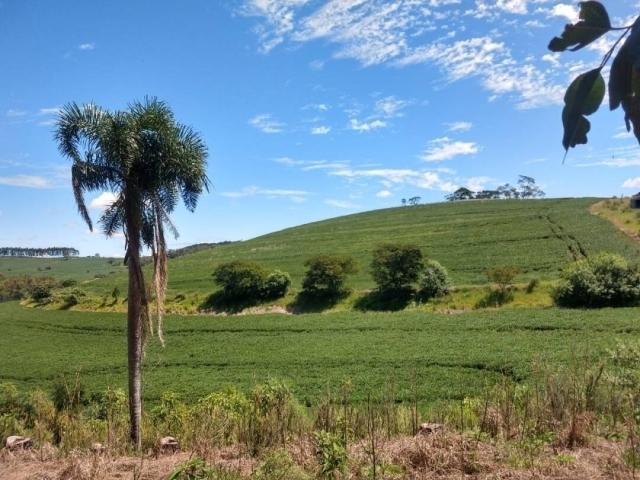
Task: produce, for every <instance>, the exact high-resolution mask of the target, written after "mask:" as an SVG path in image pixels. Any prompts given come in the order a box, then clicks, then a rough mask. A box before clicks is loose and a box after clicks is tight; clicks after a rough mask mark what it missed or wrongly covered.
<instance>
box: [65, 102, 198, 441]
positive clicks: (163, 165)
mask: <svg viewBox="0 0 640 480" xmlns="http://www.w3.org/2000/svg"><path fill="white" fill-rule="evenodd" d="M55 138H56V140H57V142H58V146H59V149H60V152H61V153H62V154H63V155H65V156H66V157H69V158H70V159H71V160H72V162H73V164H72V167H71V182H72V186H73V193H74V196H75V201H76V204H77V206H78V210H79V212H80V215H81V216H82V217H83V218H84V220H85V221H86V222H87V224H88V225H89V228H90V229H91V230H93V223H92V221H91V218H90V216H89V212H88V210H87V206H86V204H85V201H84V194H85V193H86V192H91V191H100V192H104V191H109V192H113V193H114V194H115V200H114V202H113V203H112V204H111V205H110V206H109V207H108V208H107V209H106V210H105V212H104V213H103V214H102V217H101V218H100V220H99V223H100V225H101V227H102V230H103V232H104V233H105V234H106V235H107V236H109V237H110V236H112V235H114V234H115V233H117V232H118V231H120V230H122V231H123V233H124V235H125V239H126V253H125V258H124V262H125V264H126V265H127V267H128V271H129V290H128V305H127V308H128V312H127V343H128V367H129V416H130V422H131V423H130V428H131V441H132V442H133V444H134V445H135V447H136V448H138V449H140V448H141V445H142V443H141V434H140V423H141V418H142V396H141V388H142V387H141V384H142V382H141V380H142V377H141V376H142V359H143V348H144V342H145V339H146V338H147V336H148V335H149V334H150V335H153V333H154V322H153V319H152V316H151V315H150V314H149V302H150V293H149V291H148V290H147V288H146V286H145V281H144V275H143V271H142V265H141V262H140V255H141V250H142V248H143V246H146V247H147V248H149V249H150V251H151V253H152V256H153V286H154V290H155V300H156V319H157V320H156V327H157V331H158V337H159V339H160V342H161V343H162V344H163V345H164V339H163V335H162V314H163V304H164V298H165V292H166V287H167V246H166V242H165V233H164V232H165V227H166V228H168V229H169V230H171V231H172V232H173V234H174V235H175V236H177V231H176V229H175V227H174V226H173V224H172V222H171V219H170V217H169V215H170V214H171V213H172V212H173V210H174V209H175V207H176V205H177V203H178V201H179V198H180V197H181V198H182V201H183V203H184V205H185V206H186V208H187V209H188V210H190V211H193V210H194V209H195V207H196V204H197V201H198V197H199V196H200V194H201V193H202V192H203V190H206V189H208V185H209V182H208V179H207V175H206V158H207V148H206V146H205V144H204V142H203V140H202V138H201V137H200V135H199V134H197V133H196V132H194V131H193V130H192V129H191V128H189V127H186V126H184V125H181V124H179V123H177V122H176V120H175V118H174V116H173V113H172V111H171V109H170V108H169V107H168V105H167V104H165V103H164V102H161V101H159V100H157V99H155V98H145V100H144V101H142V102H135V103H133V104H131V105H129V108H128V109H127V110H126V111H113V112H111V111H108V110H104V109H102V108H100V107H98V106H96V105H93V104H88V105H83V106H79V105H77V104H75V103H71V104H68V105H66V106H65V107H64V108H63V109H62V111H61V113H60V115H59V117H58V120H57V128H56V134H55Z"/></svg>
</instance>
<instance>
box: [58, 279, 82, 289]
mask: <svg viewBox="0 0 640 480" xmlns="http://www.w3.org/2000/svg"><path fill="white" fill-rule="evenodd" d="M77 284H78V281H77V280H74V279H72V278H68V279H66V280H63V281H62V282H61V283H60V285H61V286H62V287H63V288H68V287H75V286H76V285H77Z"/></svg>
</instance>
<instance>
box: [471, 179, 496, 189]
mask: <svg viewBox="0 0 640 480" xmlns="http://www.w3.org/2000/svg"><path fill="white" fill-rule="evenodd" d="M492 181H494V180H493V178H490V177H471V178H468V179H467V181H466V182H465V186H466V187H467V188H468V189H469V190H473V191H474V192H478V191H480V190H484V189H485V188H486V185H487V183H489V182H492Z"/></svg>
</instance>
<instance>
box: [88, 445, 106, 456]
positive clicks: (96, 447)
mask: <svg viewBox="0 0 640 480" xmlns="http://www.w3.org/2000/svg"><path fill="white" fill-rule="evenodd" d="M105 450H106V448H105V446H104V445H103V444H101V443H98V442H96V443H92V444H91V451H92V452H93V453H95V454H97V455H100V454H101V453H104V452H105Z"/></svg>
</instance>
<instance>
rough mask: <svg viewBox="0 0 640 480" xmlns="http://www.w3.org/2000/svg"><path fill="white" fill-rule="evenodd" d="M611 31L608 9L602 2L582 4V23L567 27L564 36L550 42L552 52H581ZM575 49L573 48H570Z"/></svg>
mask: <svg viewBox="0 0 640 480" xmlns="http://www.w3.org/2000/svg"><path fill="white" fill-rule="evenodd" d="M609 30H611V21H610V20H609V14H608V13H607V9H606V8H604V6H603V5H602V4H601V3H600V2H596V1H589V2H580V21H579V22H578V23H576V24H573V25H571V24H569V25H567V26H565V28H564V32H562V36H560V37H555V38H553V39H552V40H551V42H549V50H551V51H552V52H564V51H565V50H567V49H569V50H571V51H576V50H580V49H581V48H583V47H585V46H587V45H588V44H590V43H591V42H593V41H595V40H597V39H598V38H600V37H601V36H602V35H604V34H605V33H607V32H608V31H609ZM570 47H573V48H570Z"/></svg>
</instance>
